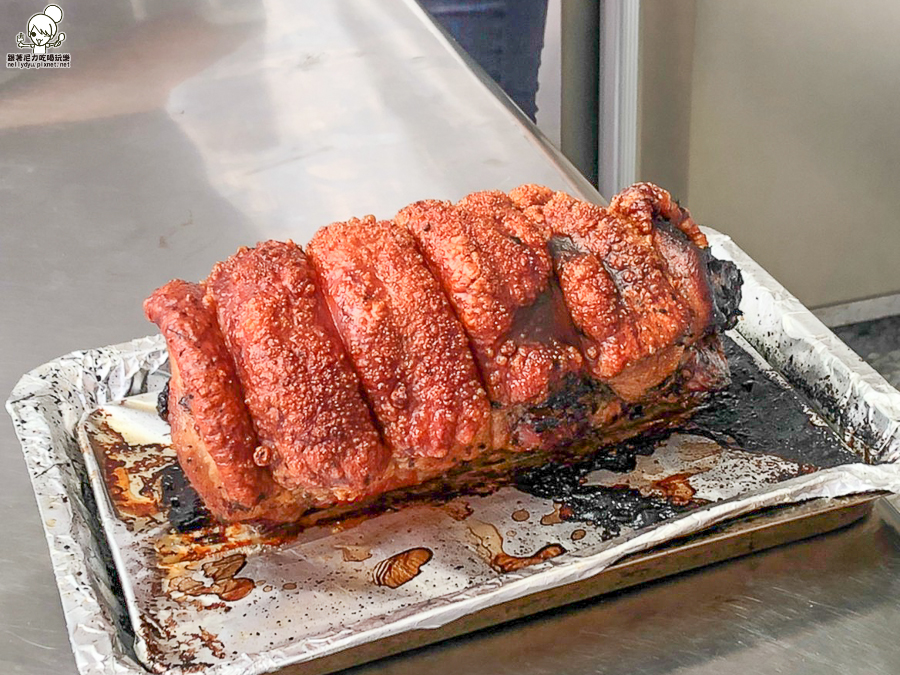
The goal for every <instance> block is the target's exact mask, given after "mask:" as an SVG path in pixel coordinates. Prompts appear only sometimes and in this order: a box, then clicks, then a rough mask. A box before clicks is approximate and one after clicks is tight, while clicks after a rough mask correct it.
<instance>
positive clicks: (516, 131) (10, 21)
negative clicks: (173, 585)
mask: <svg viewBox="0 0 900 675" xmlns="http://www.w3.org/2000/svg"><path fill="white" fill-rule="evenodd" d="M63 9H64V11H65V16H64V19H63V22H62V24H61V25H60V29H61V30H64V31H65V32H66V35H67V39H66V42H65V43H64V45H63V47H62V48H60V49H59V50H57V51H59V52H68V53H70V54H71V58H72V65H71V68H70V69H66V70H53V71H50V70H47V71H43V70H38V71H13V70H5V71H3V72H0V203H2V211H0V214H2V218H3V222H2V226H0V317H2V320H0V346H2V349H0V391H2V392H6V393H8V392H9V391H10V390H11V389H12V387H13V385H14V384H15V382H16V381H17V379H18V378H19V376H21V375H22V374H23V373H25V372H26V371H28V370H30V369H32V368H34V367H36V366H38V365H40V364H41V363H44V362H46V361H48V360H50V359H53V358H55V357H57V356H60V355H62V354H64V353H67V352H70V351H73V350H76V349H81V348H90V347H97V346H102V345H106V344H113V343H117V342H122V341H125V340H129V339H131V338H134V337H139V336H143V335H147V334H150V333H152V332H153V327H152V325H151V324H149V323H148V322H147V321H146V320H145V319H144V317H143V315H142V312H141V302H142V301H143V299H144V297H146V296H147V295H148V294H149V293H150V292H151V291H152V290H153V289H154V288H155V287H157V286H159V285H161V284H162V283H164V282H165V281H167V280H168V279H170V278H172V277H182V278H187V279H196V278H202V277H203V276H205V275H206V273H207V272H208V271H209V269H210V268H211V267H212V265H213V263H215V262H216V261H217V260H220V259H223V258H225V257H227V256H228V255H230V254H231V253H233V252H234V250H235V249H236V248H237V247H238V246H240V245H248V244H249V245H252V244H253V243H255V242H256V241H258V240H262V239H267V238H280V239H287V238H292V239H294V240H295V241H297V242H299V243H305V242H306V240H307V239H308V238H309V237H310V236H311V235H312V233H313V232H314V231H315V230H316V229H317V228H318V227H319V226H321V225H324V224H327V223H328V222H331V221H334V220H340V219H346V218H348V217H350V216H353V215H357V216H358V215H364V214H368V213H374V214H375V215H378V216H382V217H390V216H392V215H393V214H394V213H395V212H396V211H397V210H398V209H399V208H400V207H402V206H404V205H405V204H407V203H409V202H412V201H415V200H417V199H423V198H427V197H433V198H443V199H457V198H459V197H461V196H463V195H464V194H466V193H468V192H471V191H474V190H479V189H488V188H499V189H504V190H508V189H510V188H512V187H514V186H516V185H519V184H521V183H524V182H536V183H543V184H546V185H549V186H551V187H553V188H556V189H563V190H566V191H569V192H571V193H573V194H576V195H579V196H582V197H585V198H588V199H595V200H597V199H599V198H600V197H599V195H597V194H596V193H595V192H594V191H593V189H592V188H591V187H590V185H589V184H587V183H586V182H585V181H584V180H583V179H582V178H581V177H580V176H579V175H578V173H577V172H576V171H575V170H574V169H573V168H572V167H571V165H569V164H568V162H566V161H565V160H564V159H562V158H561V157H560V155H559V153H557V152H556V151H555V150H554V149H553V148H552V147H551V146H550V145H549V144H548V143H547V142H546V141H545V140H543V139H542V137H541V136H540V134H538V133H537V132H536V131H535V130H534V129H533V127H531V125H530V124H529V123H528V122H527V120H525V118H524V117H523V116H522V115H521V114H520V113H518V111H516V110H515V109H514V108H513V107H512V105H511V104H510V103H508V102H507V101H505V100H504V99H503V97H502V95H501V96H497V90H496V87H494V86H493V85H491V84H486V83H485V82H484V80H483V78H482V77H481V76H480V75H479V74H477V73H475V72H473V71H472V70H470V69H469V68H468V67H467V65H466V61H465V59H464V58H462V57H460V56H459V55H458V54H457V53H456V52H455V51H454V49H453V48H452V47H451V46H450V45H449V44H448V43H447V41H446V40H445V39H444V37H443V36H442V34H441V33H440V32H439V31H438V30H437V29H436V28H434V27H433V26H432V25H431V24H430V22H429V21H428V19H427V17H426V16H425V15H424V14H423V13H422V12H421V10H419V8H418V7H417V6H416V5H415V4H414V3H412V2H409V1H405V0H404V1H400V0H390V1H388V2H377V1H375V0H369V1H365V0H341V2H324V1H322V2H312V1H310V2H290V1H289V0H271V1H270V0H264V1H251V2H236V1H229V0H224V1H222V0H220V1H218V2H213V1H209V2H197V3H193V4H189V3H174V2H168V1H167V0H162V1H161V2H157V3H146V2H141V1H140V0H134V1H133V2H114V3H104V4H103V5H102V6H101V5H100V4H99V3H98V4H94V3H88V2H83V3H79V4H78V5H75V3H68V4H66V5H65V6H64V7H63ZM39 11H41V8H40V7H38V6H37V5H34V8H32V7H30V6H29V7H27V8H26V3H9V4H7V5H6V6H4V7H2V8H0V26H4V27H5V28H4V32H3V33H2V34H0V53H3V52H16V51H17V49H16V45H15V34H16V32H18V31H19V30H25V27H26V25H27V21H28V18H29V17H30V16H31V14H33V13H36V12H39ZM0 472H2V473H0V475H2V477H3V489H2V490H0V522H2V525H0V527H2V541H3V548H2V552H0V673H3V674H4V675H7V674H14V673H29V674H30V673H35V674H49V673H53V674H60V673H66V674H68V673H75V672H76V670H75V664H74V659H73V657H72V655H71V652H70V650H69V645H68V639H67V635H66V629H65V622H64V617H63V615H62V611H61V608H60V604H59V599H58V595H57V588H56V583H55V580H54V578H53V574H52V571H51V567H50V560H49V556H48V553H47V546H46V543H45V540H44V534H43V529H42V527H41V523H40V518H39V515H38V512H37V508H36V506H35V502H34V497H33V493H32V490H31V484H30V481H29V479H28V476H27V473H26V470H25V465H24V462H23V461H22V457H21V449H20V446H19V444H18V441H17V440H16V438H15V436H14V434H13V431H12V425H11V424H10V423H8V422H7V423H5V424H4V425H2V428H0ZM895 515H896V511H894V510H893V509H892V508H891V507H890V506H889V504H888V503H887V502H884V501H882V502H880V503H879V506H878V507H877V508H876V510H875V512H874V513H873V515H871V516H869V517H867V518H866V519H865V520H864V521H863V522H861V523H859V524H858V525H855V526H852V527H850V528H848V529H845V530H843V531H840V532H836V533H833V534H830V535H824V536H821V537H817V538H815V539H813V540H809V541H805V542H800V543H796V544H792V545H789V546H785V547H782V548H780V549H777V550H773V551H769V552H765V553H760V554H756V555H753V556H750V557H747V558H743V559H740V560H736V561H731V562H728V563H724V564H720V565H716V566H714V567H711V568H707V569H704V570H701V571H698V572H694V573H690V574H686V575H682V576H680V577H678V578H675V579H671V580H668V581H664V582H658V583H654V584H652V585H649V586H646V587H643V588H638V589H635V590H631V591H627V592H623V593H619V594H617V595H615V596H611V597H607V598H603V599H599V600H594V601H589V602H585V603H582V604H580V605H576V606H573V607H570V608H567V609H564V610H558V611H555V612H553V613H550V614H544V615H541V616H538V617H535V618H532V619H528V620H522V621H518V622H516V623H513V624H511V625H508V626H503V627H500V628H497V629H493V630H490V631H483V632H481V633H478V634H476V635H474V636H469V637H465V638H459V639H456V640H453V641H450V642H448V643H444V644H442V645H436V646H433V647H429V648H424V649H422V650H418V651H416V652H414V653H412V654H406V655H401V656H398V657H392V658H390V659H387V660H384V661H380V662H377V663H374V664H370V665H367V666H362V667H360V668H358V669H356V671H355V672H359V673H370V672H371V673H380V672H384V673H419V672H421V671H422V669H431V670H433V671H435V672H452V671H458V672H466V673H498V672H516V673H517V674H521V675H530V674H535V675H536V674H538V673H554V674H555V673H559V672H567V673H632V672H643V673H676V672H677V673H696V674H701V673H731V672H735V673H737V672H741V673H742V672H756V673H783V672H790V673H817V674H818V673H824V672H859V673H896V672H900V641H898V639H897V638H896V636H895V633H896V631H897V629H898V628H900V603H898V599H900V574H898V572H900V535H898V532H897V529H896V528H895V526H894V518H895Z"/></svg>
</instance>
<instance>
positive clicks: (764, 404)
mask: <svg viewBox="0 0 900 675" xmlns="http://www.w3.org/2000/svg"><path fill="white" fill-rule="evenodd" d="M723 342H724V347H725V351H726V354H727V356H728V361H729V364H730V366H731V372H732V380H731V384H730V385H729V386H728V387H727V388H726V389H725V390H724V391H721V392H718V393H716V394H714V395H712V396H711V397H710V399H709V400H708V401H707V402H706V403H704V404H703V405H702V406H701V407H700V408H699V409H698V411H697V412H696V414H695V415H694V416H693V417H692V418H691V419H690V420H689V421H688V422H686V423H684V424H682V425H680V426H678V427H675V428H672V429H668V430H665V431H664V432H661V433H656V434H651V435H644V436H640V437H637V438H634V439H631V440H629V441H626V442H624V443H620V444H618V445H617V446H616V447H614V448H612V449H611V450H609V451H608V452H600V453H598V454H597V455H595V456H594V457H591V458H590V459H587V460H585V461H581V462H576V463H572V464H569V465H565V466H561V465H559V464H548V465H546V466H542V467H539V468H537V469H531V470H527V471H522V472H520V473H519V474H518V475H517V477H516V487H517V488H518V489H520V490H522V491H523V492H526V493H528V494H531V495H534V496H536V497H541V498H544V499H551V500H553V501H554V502H556V503H557V511H556V512H558V513H559V515H560V518H561V519H562V520H569V521H576V522H590V523H593V525H594V526H595V527H596V528H597V530H598V534H599V535H600V537H601V539H610V538H612V537H615V536H618V535H619V534H620V533H621V531H622V529H623V528H627V529H639V528H641V527H645V526H647V525H652V524H654V523H658V522H660V521H663V520H667V519H669V518H672V517H674V516H677V515H679V514H681V513H684V512H686V511H689V510H691V509H694V508H697V507H698V506H702V505H703V504H705V503H707V501H706V500H704V499H700V498H697V497H696V496H695V494H694V490H693V488H692V487H691V484H690V482H689V479H690V478H691V476H690V475H689V474H684V475H682V474H677V473H676V474H667V475H661V477H660V480H659V481H658V482H657V483H655V484H654V485H653V488H654V489H653V490H652V492H651V493H650V494H648V493H646V492H644V493H642V492H641V491H639V490H637V489H633V488H632V487H629V486H627V485H625V483H627V481H625V480H624V479H623V481H622V483H623V485H613V486H610V485H597V484H591V483H590V482H589V481H588V476H589V474H593V473H595V472H598V471H609V472H615V473H618V474H622V475H623V476H624V475H625V474H627V473H628V472H632V471H634V469H635V467H636V465H637V458H638V457H639V456H642V455H645V456H648V455H652V454H653V453H654V452H655V451H656V450H657V449H658V448H659V447H660V446H661V445H662V444H663V443H665V442H666V440H667V439H669V438H670V437H671V436H672V435H673V434H676V433H677V434H691V435H694V436H702V437H706V438H709V439H711V440H713V441H715V442H716V443H718V444H719V445H720V446H722V448H723V449H727V448H731V449H734V450H740V451H742V452H745V453H750V454H753V455H758V456H760V457H763V456H773V457H778V458H781V459H783V460H787V461H788V462H790V463H792V465H793V466H792V467H791V468H790V469H789V470H785V472H784V474H783V475H781V476H779V479H780V480H786V479H788V478H793V477H794V476H797V475H800V474H803V473H809V472H811V471H815V470H817V469H821V468H828V467H833V466H838V465H841V464H850V463H853V462H855V461H857V458H856V456H855V455H854V454H853V453H852V452H851V451H850V450H849V449H848V448H847V447H846V446H845V445H844V444H843V443H842V442H841V440H840V438H839V437H838V436H837V435H836V434H835V433H834V432H833V431H832V430H831V429H830V428H829V427H827V426H826V425H825V424H824V422H822V421H821V420H820V419H819V418H818V416H817V415H816V414H815V413H814V412H813V408H812V406H811V404H810V403H809V402H808V401H806V400H805V399H804V398H803V397H802V396H801V395H800V394H798V393H797V392H796V391H795V390H793V389H792V388H791V387H790V385H788V384H787V383H786V382H785V381H784V380H783V379H782V378H781V377H780V376H778V375H777V374H775V373H773V372H772V371H769V370H767V369H764V368H762V367H760V365H759V364H758V363H757V361H755V360H754V358H753V357H752V356H751V355H750V354H749V353H747V352H746V351H745V350H744V349H742V348H741V347H740V346H739V345H738V344H736V343H735V342H734V341H733V340H731V339H730V338H728V337H724V338H723Z"/></svg>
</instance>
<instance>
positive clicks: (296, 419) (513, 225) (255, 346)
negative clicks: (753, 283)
mask: <svg viewBox="0 0 900 675" xmlns="http://www.w3.org/2000/svg"><path fill="white" fill-rule="evenodd" d="M740 287H741V276H740V272H739V271H738V270H737V268H736V267H735V266H734V264H733V263H730V262H727V261H720V260H716V259H715V258H713V257H712V256H711V254H710V252H709V249H708V247H707V242H706V238H705V236H704V235H703V233H702V232H701V231H700V229H699V228H698V227H697V225H696V223H695V222H694V221H693V220H692V219H691V217H690V214H689V213H688V212H687V210H685V209H683V208H681V207H680V206H679V205H678V204H677V202H675V201H674V200H673V199H672V198H671V196H670V195H669V194H668V193H667V192H665V191H664V190H662V189H660V188H657V187H656V186H653V185H650V184H638V185H635V186H632V187H631V188H629V189H628V190H625V191H623V192H622V193H621V194H620V195H617V196H616V197H615V198H613V200H612V202H611V204H610V206H609V207H608V208H602V207H599V206H596V205H594V204H589V203H587V202H583V201H580V200H577V199H574V198H573V197H571V196H569V195H567V194H565V193H561V192H554V191H552V190H549V189H548V188H544V187H540V186H534V185H525V186H522V187H520V188H517V189H515V190H513V191H512V192H510V193H509V194H508V195H507V194H504V193H502V192H497V191H491V192H479V193H475V194H472V195H469V196H468V197H466V198H464V199H463V200H461V201H460V202H458V203H456V204H453V203H450V202H443V201H421V202H417V203H415V204H412V205H410V206H408V207H406V208H404V209H403V210H401V211H400V213H399V214H398V215H397V216H396V218H395V219H394V221H393V222H391V221H377V220H376V219H375V218H373V217H371V216H369V217H366V218H364V219H362V220H356V219H354V220H350V221H348V222H343V223H335V224H332V225H330V226H328V227H326V228H324V229H323V230H321V231H320V232H319V233H318V234H316V235H315V237H313V240H312V242H311V243H310V246H309V257H307V254H306V253H304V252H303V250H302V249H301V248H300V247H299V246H296V245H295V244H293V243H291V242H287V243H280V242H274V241H270V242H265V243H262V244H259V245H258V246H257V247H256V248H254V249H241V250H240V251H238V253H237V254H235V255H234V256H232V257H231V258H229V259H228V260H227V261H225V262H223V263H219V264H218V265H216V267H215V268H214V269H213V271H212V274H211V275H210V276H209V278H208V279H207V280H206V282H205V286H198V285H195V284H188V283H187V282H172V283H170V284H168V285H167V286H164V287H163V288H161V289H160V290H158V291H157V292H156V293H154V295H153V296H151V298H150V299H149V300H148V301H147V304H146V311H147V315H148V316H149V317H150V318H151V320H153V321H155V322H156V323H157V324H158V325H159V327H160V329H161V331H162V332H163V335H164V336H165V337H166V341H167V345H168V348H169V354H170V360H171V362H172V380H171V383H170V386H171V401H172V402H171V403H170V412H169V421H170V424H171V426H172V438H173V444H174V445H175V448H176V451H177V452H178V456H179V460H180V461H181V463H182V466H183V467H184V468H185V472H186V474H187V476H188V478H189V480H190V481H191V483H192V484H193V485H194V486H195V487H196V488H197V491H198V492H199V493H200V496H201V497H202V498H203V500H204V502H206V504H207V506H209V508H210V510H211V511H212V512H213V513H214V515H216V516H217V517H218V518H220V519H222V520H247V519H260V520H270V521H275V522H284V521H287V520H292V519H295V518H296V519H298V520H299V521H300V522H302V523H312V522H317V521H318V520H320V519H322V518H328V517H332V516H337V515H339V514H346V513H347V511H348V510H353V509H360V510H362V509H367V508H371V507H373V505H375V504H381V505H382V506H384V505H385V504H389V503H390V502H391V499H393V498H394V497H396V496H398V495H400V497H398V498H401V497H402V496H403V495H407V496H408V495H410V494H417V495H420V494H430V492H429V491H430V490H438V491H442V490H448V489H449V490H457V489H463V490H468V489H474V490H478V489H481V486H482V485H483V484H484V483H485V482H487V483H490V484H492V485H496V484H498V481H502V480H503V477H504V476H509V475H510V474H511V472H512V471H513V470H514V469H515V468H518V467H528V466H536V465H539V464H541V463H543V462H545V461H548V460H550V459H564V460H569V459H571V458H573V457H577V456H582V455H584V454H589V453H591V452H596V451H597V449H598V448H600V447H602V446H604V445H607V444H610V443H614V442H616V441H619V440H623V439H625V438H628V437H630V436H633V435H635V434H636V433H639V432H641V431H643V430H646V429H660V428H664V427H666V426H670V425H673V424H677V423H679V422H680V421H681V420H683V419H685V418H686V417H687V416H689V415H690V413H691V411H692V409H693V408H694V407H695V406H696V405H697V404H698V403H699V402H701V401H702V400H704V398H705V396H706V395H707V394H708V393H709V392H710V391H713V390H715V389H718V388H721V387H723V386H725V385H726V384H727V382H728V364H727V361H726V360H725V357H724V354H723V352H722V348H721V343H720V340H719V335H718V334H719V333H720V332H721V331H722V330H727V329H729V328H731V327H733V326H734V323H735V321H736V317H737V315H738V314H739V310H738V304H739V302H740ZM329 514H330V515H329Z"/></svg>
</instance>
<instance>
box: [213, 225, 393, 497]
mask: <svg viewBox="0 0 900 675" xmlns="http://www.w3.org/2000/svg"><path fill="white" fill-rule="evenodd" d="M207 285H208V288H209V292H210V293H211V295H212V296H213V298H214V299H215V301H216V305H217V310H218V319H219V323H220V325H221V326H222V331H223V333H224V334H225V338H226V341H227V343H228V346H229V348H230V350H231V352H232V354H233V355H234V359H235V363H236V365H237V370H238V374H239V376H240V379H241V382H242V384H243V388H244V395H245V398H246V400H247V407H248V409H249V410H250V414H251V415H252V417H253V420H254V422H255V424H256V430H257V433H258V435H259V441H260V444H261V446H262V448H261V452H258V453H257V461H258V463H260V464H265V465H267V466H269V467H271V470H272V472H273V475H274V476H275V479H276V480H277V481H278V482H279V483H281V484H282V485H284V486H285V487H287V488H290V489H292V490H298V491H300V492H302V493H307V494H308V495H309V496H310V498H311V499H314V500H323V501H326V502H327V501H334V500H335V499H337V500H339V501H347V500H352V499H356V498H358V497H360V496H361V495H365V494H367V491H368V490H369V489H370V488H374V486H375V485H376V484H377V482H378V480H379V478H380V477H381V475H382V473H383V472H384V469H385V467H386V466H387V463H388V461H389V453H388V450H387V449H386V448H385V447H384V445H383V444H382V442H381V440H380V438H379V435H378V432H377V430H376V428H375V424H374V422H373V420H372V416H371V413H370V411H369V408H368V406H367V405H366V403H365V401H364V400H363V397H362V394H361V391H360V385H359V379H358V378H357V376H356V374H355V373H354V371H353V368H352V366H351V363H350V360H349V359H348V357H347V354H346V352H345V351H344V347H343V345H342V343H341V340H340V338H339V336H338V334H337V331H336V330H335V328H334V325H333V324H332V321H331V316H330V314H329V311H328V308H327V306H326V304H325V299H324V297H323V296H322V292H321V289H320V288H319V286H318V284H317V279H316V276H315V272H314V270H313V267H312V265H311V264H310V261H309V259H308V258H307V257H306V255H305V254H304V253H303V251H302V250H301V249H300V247H299V246H297V245H296V244H294V243H292V242H287V243H283V242H276V241H268V242H265V243H262V244H260V245H258V246H257V247H256V248H253V249H243V250H241V251H239V252H238V253H237V254H236V255H234V256H232V257H231V258H229V259H228V260H227V261H225V262H223V263H219V264H218V265H216V266H215V268H214V269H213V271H212V274H211V275H210V277H209V279H208V280H207Z"/></svg>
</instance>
